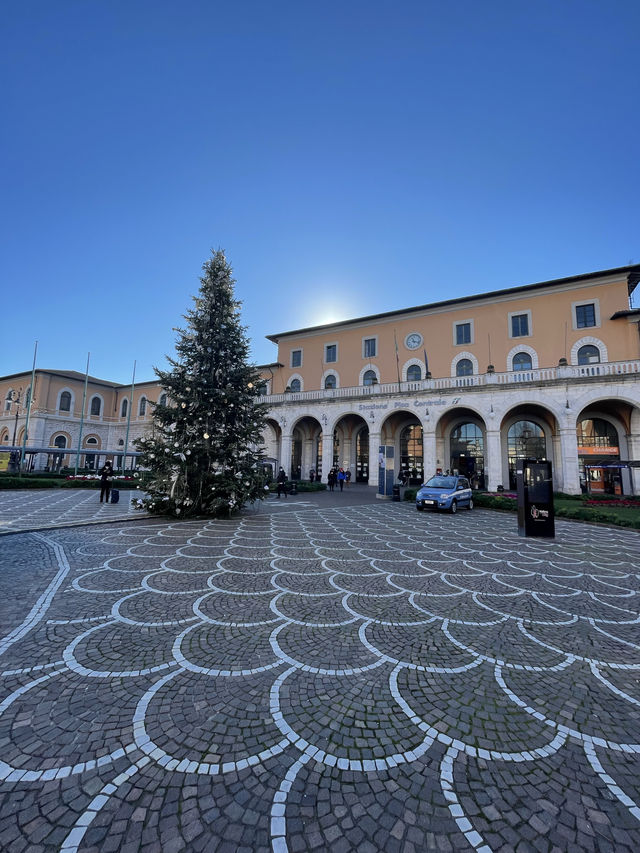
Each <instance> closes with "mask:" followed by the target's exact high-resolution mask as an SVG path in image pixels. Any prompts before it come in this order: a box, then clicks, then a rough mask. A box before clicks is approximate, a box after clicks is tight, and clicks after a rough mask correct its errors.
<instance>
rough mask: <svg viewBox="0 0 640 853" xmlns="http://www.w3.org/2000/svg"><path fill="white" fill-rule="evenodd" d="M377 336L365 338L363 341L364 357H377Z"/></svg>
mask: <svg viewBox="0 0 640 853" xmlns="http://www.w3.org/2000/svg"><path fill="white" fill-rule="evenodd" d="M377 344H378V339H377V338H365V339H364V340H363V341H362V357H363V358H375V357H376V351H377Z"/></svg>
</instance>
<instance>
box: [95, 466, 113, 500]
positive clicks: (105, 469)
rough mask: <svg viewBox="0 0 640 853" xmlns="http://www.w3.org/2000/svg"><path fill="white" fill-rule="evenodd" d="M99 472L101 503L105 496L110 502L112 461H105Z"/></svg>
mask: <svg viewBox="0 0 640 853" xmlns="http://www.w3.org/2000/svg"><path fill="white" fill-rule="evenodd" d="M98 474H100V503H102V501H103V498H106V502H107V503H109V497H110V495H111V478H112V477H113V468H112V466H111V462H105V463H104V465H103V466H102V468H101V469H100V470H99V471H98Z"/></svg>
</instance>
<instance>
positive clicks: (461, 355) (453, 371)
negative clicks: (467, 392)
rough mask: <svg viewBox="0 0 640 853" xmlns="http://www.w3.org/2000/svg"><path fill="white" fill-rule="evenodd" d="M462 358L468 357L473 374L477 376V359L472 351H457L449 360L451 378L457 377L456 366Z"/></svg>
mask: <svg viewBox="0 0 640 853" xmlns="http://www.w3.org/2000/svg"><path fill="white" fill-rule="evenodd" d="M464 358H468V359H469V361H470V362H471V364H472V365H473V375H474V376H477V375H478V373H479V370H478V359H477V358H476V357H475V355H474V354H473V353H472V352H459V353H458V354H457V355H456V356H455V358H453V359H452V360H451V376H452V378H454V379H455V378H457V374H456V367H457V366H458V362H459V361H462V360H463V359H464Z"/></svg>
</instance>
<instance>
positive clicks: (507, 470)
mask: <svg viewBox="0 0 640 853" xmlns="http://www.w3.org/2000/svg"><path fill="white" fill-rule="evenodd" d="M520 422H530V423H531V424H532V428H531V432H532V434H531V435H530V436H529V437H528V438H527V437H526V436H525V437H524V438H523V439H522V441H521V443H520V444H517V440H516V439H515V438H512V437H511V432H510V431H511V430H512V427H514V426H515V425H516V424H518V423H520ZM559 427H560V419H559V418H558V417H557V415H556V413H555V412H554V411H553V409H552V408H551V407H549V406H547V405H542V404H540V403H539V402H536V403H533V404H528V403H524V402H520V403H518V404H516V405H514V406H511V407H510V408H509V409H508V410H507V411H506V412H505V414H504V416H503V418H502V422H501V424H500V444H501V447H502V460H501V462H502V483H503V484H504V485H505V486H506V485H507V484H508V487H509V488H510V489H515V487H516V475H515V472H516V461H517V459H519V458H524V457H527V456H529V457H532V456H535V457H540V456H541V454H540V453H539V452H538V451H539V449H540V441H541V440H543V441H544V446H543V455H544V458H545V459H548V460H550V461H551V462H552V463H553V469H554V486H555V487H556V488H557V487H558V486H559V485H560V476H561V474H560V471H561V466H560V465H559V464H558V462H559V461H560V458H561V449H560V447H559V444H558V437H559ZM537 428H539V429H540V430H541V431H542V438H541V439H539V438H538V436H537ZM525 432H526V430H525ZM512 444H513V446H512Z"/></svg>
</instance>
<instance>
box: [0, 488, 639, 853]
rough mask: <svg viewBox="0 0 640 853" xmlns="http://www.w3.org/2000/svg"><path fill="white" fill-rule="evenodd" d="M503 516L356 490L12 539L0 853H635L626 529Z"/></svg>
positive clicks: (632, 582)
mask: <svg viewBox="0 0 640 853" xmlns="http://www.w3.org/2000/svg"><path fill="white" fill-rule="evenodd" d="M513 528H514V522H513V519H512V518H510V517H504V516H500V515H498V514H494V513H490V512H482V511H476V512H474V513H472V514H466V515H464V516H458V517H451V516H439V515H438V516H434V515H427V516H423V515H421V514H420V515H417V514H416V513H415V512H412V511H411V510H410V509H409V508H407V507H406V506H396V505H389V504H374V505H371V506H361V507H351V508H344V509H340V510H337V509H330V508H328V509H324V510H322V509H308V508H302V507H300V508H297V509H294V508H293V507H292V508H291V509H287V510H283V509H281V508H278V509H277V510H276V508H275V507H273V509H271V510H269V509H267V510H266V511H265V512H263V513H262V514H258V515H247V516H245V517H242V518H239V519H235V520H229V521H215V522H214V521H212V522H209V523H206V522H183V523H168V522H166V523H163V522H161V521H149V522H144V523H142V524H135V525H131V526H128V527H127V526H121V527H115V526H114V527H113V528H109V529H104V528H100V529H92V530H88V529H74V530H64V531H62V530H61V531H47V532H46V533H32V534H24V535H22V536H18V537H11V538H7V539H6V540H5V541H4V542H3V546H6V547H3V557H2V563H3V575H2V577H3V581H2V586H1V589H0V591H1V592H2V595H3V599H4V604H3V605H2V607H3V610H4V611H5V612H7V613H8V614H9V617H10V618H9V619H8V620H3V621H4V622H5V624H11V625H12V626H13V630H12V631H11V632H10V633H7V634H6V636H5V637H4V638H3V639H2V640H0V654H1V657H0V662H1V664H2V680H1V682H0V686H1V689H2V693H1V694H0V744H1V745H2V749H1V750H0V827H1V829H0V847H1V848H2V849H6V850H11V851H14V850H15V851H19V850H25V851H26V850H29V851H37V850H43V851H49V850H63V851H75V850H78V851H88V850H95V851H100V853H107V851H111V850H118V849H127V850H129V849H131V850H149V851H151V850H162V851H173V850H175V851H178V850H205V849H206V850H221V851H224V850H243V849H246V850H247V851H249V850H265V851H266V850H269V849H271V850H274V851H276V853H284V851H287V850H290V851H302V850H322V849H331V850H332V851H333V850H337V851H340V850H353V849H358V850H360V851H376V850H379V851H382V850H384V851H389V850H399V851H400V850H402V851H411V850H426V849H434V850H474V849H475V850H478V851H483V853H486V851H489V850H512V849H516V848H517V849H518V850H520V849H522V850H528V849H531V850H552V849H557V850H568V849H571V848H572V847H574V848H575V849H581V850H616V851H626V850H628V851H633V850H638V849H640V684H639V681H638V673H639V672H640V633H639V631H638V624H639V620H640V535H638V534H637V533H635V532H632V531H620V530H611V529H607V528H591V527H585V526H581V525H576V524H571V523H566V522H565V523H563V522H560V523H559V524H558V525H557V537H556V539H555V540H554V541H539V540H531V539H519V538H518V537H517V535H515V534H516V532H515V530H514V529H513ZM16 590H23V591H24V596H20V595H18V596H16V595H15V591H16ZM25 600H26V602H27V603H26V604H25ZM12 602H14V603H13V604H12ZM12 608H13V612H11V611H12ZM21 608H22V609H21ZM518 845H524V846H522V848H520V847H518Z"/></svg>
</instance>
